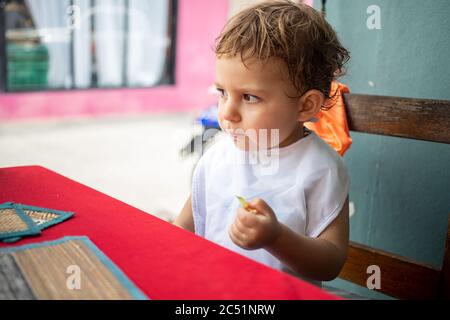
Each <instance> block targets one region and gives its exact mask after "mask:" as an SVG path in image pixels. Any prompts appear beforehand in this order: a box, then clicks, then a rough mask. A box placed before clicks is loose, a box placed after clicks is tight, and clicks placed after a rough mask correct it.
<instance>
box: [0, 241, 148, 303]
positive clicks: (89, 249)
mask: <svg viewBox="0 0 450 320" xmlns="http://www.w3.org/2000/svg"><path fill="white" fill-rule="evenodd" d="M14 266H17V267H16V268H14ZM0 269H8V270H10V271H9V272H6V276H4V277H3V279H0V280H2V282H8V284H4V285H0V299H22V298H23V299H51V300H53V299H57V300H73V299H75V300H85V299H88V300H91V299H94V300H98V299H101V300H129V299H147V297H146V296H145V295H144V294H143V293H142V292H141V291H140V290H139V289H138V288H137V287H136V286H135V285H134V284H133V283H132V282H131V281H130V280H129V279H128V278H127V277H126V275H125V274H124V273H123V272H122V271H121V270H120V269H119V268H118V267H117V266H116V265H115V264H114V263H113V262H112V261H111V260H109V259H108V258H107V257H106V256H105V255H104V254H103V253H102V252H101V251H100V250H99V249H98V248H97V247H96V246H95V245H94V244H93V243H92V242H91V241H90V240H89V238H87V237H65V238H61V239H58V240H55V241H49V242H43V243H37V244H31V245H25V246H20V247H13V248H6V249H0ZM11 270H13V271H11ZM17 283H22V284H23V283H25V284H23V285H21V286H19V285H17ZM11 288H16V289H14V290H12V289H11ZM21 288H22V289H21ZM30 292H31V293H32V294H31V298H30Z"/></svg>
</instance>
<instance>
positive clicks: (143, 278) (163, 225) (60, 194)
mask: <svg viewBox="0 0 450 320" xmlns="http://www.w3.org/2000/svg"><path fill="white" fill-rule="evenodd" d="M7 201H12V202H17V203H23V204H27V205H33V206H40V207H46V208H52V209H56V210H64V211H73V212H75V216H74V217H73V218H71V219H69V220H68V221H66V222H64V223H61V224H58V225H56V226H53V227H50V228H49V229H46V230H44V231H43V233H42V235H40V236H37V237H31V238H25V239H23V240H21V241H19V242H17V243H14V244H13V245H15V246H17V245H23V244H28V243H32V242H41V241H46V240H53V239H56V238H60V237H63V236H75V235H85V236H88V237H89V238H90V239H91V241H93V242H94V243H95V244H96V245H97V247H99V248H100V250H102V251H103V252H104V253H105V254H106V255H107V256H108V257H109V258H110V259H111V260H112V261H113V262H114V263H115V264H116V265H117V266H118V267H119V268H120V269H122V271H123V272H124V273H125V274H126V275H127V276H128V277H129V278H130V279H131V280H132V281H133V282H134V283H135V284H136V285H137V286H138V287H139V288H140V289H141V290H142V291H143V292H144V293H145V294H146V295H147V296H148V297H150V298H151V299H334V298H335V297H334V296H332V295H330V294H328V293H326V292H325V291H322V290H321V289H319V288H317V287H315V286H313V285H311V284H309V283H306V282H303V281H301V280H298V279H297V278H294V277H292V276H289V275H287V274H284V273H282V272H279V271H277V270H273V269H271V268H268V267H266V266H264V265H262V264H259V263H257V262H254V261H252V260H250V259H247V258H245V257H243V256H241V255H238V254H236V253H234V252H232V251H229V250H227V249H225V248H222V247H220V246H218V245H216V244H214V243H212V242H210V241H207V240H205V239H203V238H201V237H198V236H196V235H194V234H192V233H190V232H188V231H185V230H182V229H180V228H178V227H176V226H173V225H171V224H169V223H167V222H165V221H163V220H161V219H158V218H156V217H154V216H152V215H149V214H148V213H145V212H143V211H140V210H138V209H136V208H134V207H131V206H129V205H127V204H125V203H123V202H121V201H118V200H116V199H114V198H111V197H109V196H107V195H105V194H103V193H101V192H98V191H96V190H94V189H91V188H89V187H87V186H85V185H82V184H80V183H78V182H75V181H73V180H70V179H68V178H66V177H64V176H62V175H59V174H57V173H55V172H53V171H50V170H48V169H46V168H43V167H39V166H26V167H14V168H3V169H0V203H3V202H7ZM149 201H151V199H149ZM5 246H7V245H6V244H4V243H1V244H0V247H5ZM8 246H11V245H8Z"/></svg>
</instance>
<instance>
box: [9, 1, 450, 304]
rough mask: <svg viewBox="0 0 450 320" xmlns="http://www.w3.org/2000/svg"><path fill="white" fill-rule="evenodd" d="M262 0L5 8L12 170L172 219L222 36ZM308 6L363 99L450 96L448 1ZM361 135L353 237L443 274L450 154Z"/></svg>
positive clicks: (350, 156)
mask: <svg viewBox="0 0 450 320" xmlns="http://www.w3.org/2000/svg"><path fill="white" fill-rule="evenodd" d="M257 1H259V0H254V1H246V0H212V1H211V0H148V1H147V0H22V1H18V0H16V1H12V0H11V1H4V0H0V7H1V12H0V58H1V59H0V61H1V63H0V89H1V92H0V150H1V151H0V167H7V166H18V165H42V166H45V167H47V168H49V169H52V170H55V171H57V172H59V173H61V174H63V175H66V176H68V177H70V178H73V179H75V180H77V181H80V182H82V183H84V184H86V185H88V186H90V187H93V188H95V189H97V190H100V191H102V192H104V193H106V194H108V195H110V196H113V197H115V198H117V199H119V200H122V201H124V202H126V203H128V204H130V205H133V206H135V207H137V208H139V209H142V210H144V211H146V212H148V213H150V214H153V215H156V216H158V217H161V218H162V219H165V220H169V221H170V220H172V219H173V218H174V217H175V216H176V215H177V214H178V213H179V211H180V210H181V208H182V206H183V204H184V202H185V200H186V198H187V196H188V194H189V192H190V178H191V172H192V169H193V167H194V165H195V163H196V160H197V158H198V156H199V155H198V154H195V153H194V154H190V153H189V152H187V153H186V152H185V153H181V152H180V150H181V149H183V148H185V147H186V146H189V145H190V142H191V139H192V137H193V136H194V135H196V134H198V133H199V132H201V131H202V129H204V127H205V125H208V124H205V123H204V122H202V119H203V118H202V117H203V116H202V115H203V112H204V111H205V110H208V109H209V108H210V107H211V106H214V103H215V102H216V98H215V97H214V96H213V95H212V94H211V90H210V87H211V85H212V83H213V82H214V54H213V51H212V46H213V44H214V39H215V38H216V37H217V35H218V34H219V32H220V30H221V28H222V27H223V25H224V23H225V22H226V20H227V18H228V17H229V16H230V15H232V14H233V13H235V12H237V11H238V10H240V9H241V8H242V7H245V6H247V5H249V4H252V3H254V2H257ZM305 2H307V3H308V4H309V5H312V6H314V7H315V8H316V9H318V10H323V11H325V12H326V18H327V20H328V21H329V22H330V23H331V24H332V26H333V27H334V28H335V30H336V31H337V33H338V36H339V37H340V39H341V41H342V42H343V44H344V46H346V47H347V48H348V49H349V50H350V52H351V56H352V57H351V60H350V63H349V65H348V69H347V74H346V76H345V77H344V78H342V79H341V82H343V83H345V84H346V85H348V86H349V88H350V91H351V92H352V93H361V94H375V95H386V96H402V97H412V98H428V99H445V100H450V61H449V52H450V37H449V36H448V34H450V15H449V13H450V1H448V0H395V1H392V0H391V1H389V0H334V1H323V0H315V1H312V0H311V1H305ZM374 17H378V20H376V21H374V20H373V19H374ZM443 130H448V128H443ZM352 138H353V145H352V147H351V148H350V150H349V151H348V152H347V153H346V155H345V161H346V163H347V166H348V168H349V172H350V176H351V189H350V201H351V220H350V224H351V230H350V231H351V232H350V236H351V239H352V240H354V241H357V242H361V243H363V244H367V245H370V246H373V247H377V248H380V249H383V250H387V251H391V252H393V253H397V254H401V255H403V256H406V257H410V258H412V259H415V260H419V261H422V262H424V263H427V264H430V265H434V266H436V267H439V266H440V264H441V262H442V256H443V250H444V242H443V239H444V236H445V232H446V227H447V217H448V213H449V210H450V203H449V199H450V194H449V183H448V182H449V181H450V170H448V168H447V166H448V164H449V163H450V150H449V148H448V146H446V145H443V144H438V143H430V142H422V141H410V140H405V139H400V138H391V137H382V136H374V135H368V134H361V133H353V132H352ZM394 173H395V174H394ZM424 212H426V213H427V214H424ZM331 285H334V286H337V287H340V288H344V289H347V290H350V291H353V292H356V293H359V294H362V295H365V296H371V297H375V298H378V297H383V296H381V295H379V294H377V293H376V292H373V291H369V290H368V289H364V288H361V287H356V286H354V285H350V284H348V283H345V282H344V281H341V280H335V281H333V282H332V283H331Z"/></svg>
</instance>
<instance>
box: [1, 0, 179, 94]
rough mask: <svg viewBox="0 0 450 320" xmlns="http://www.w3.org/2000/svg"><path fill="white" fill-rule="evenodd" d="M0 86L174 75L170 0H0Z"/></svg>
mask: <svg viewBox="0 0 450 320" xmlns="http://www.w3.org/2000/svg"><path fill="white" fill-rule="evenodd" d="M0 1H1V4H2V5H1V8H2V10H1V20H0V23H1V26H2V27H1V35H0V49H1V55H2V57H1V58H2V68H1V70H0V71H1V77H2V87H3V89H4V90H6V91H28V90H60V89H87V88H123V87H152V86H157V85H160V84H173V83H174V62H175V30H176V28H175V23H176V7H177V1H176V0H151V1H143V0H0Z"/></svg>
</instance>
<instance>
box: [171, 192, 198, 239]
mask: <svg viewBox="0 0 450 320" xmlns="http://www.w3.org/2000/svg"><path fill="white" fill-rule="evenodd" d="M191 197H192V195H189V198H188V199H187V200H186V203H185V204H184V207H183V209H181V212H180V214H179V215H178V217H177V218H176V219H175V222H174V223H173V224H174V225H176V226H178V227H181V228H183V229H186V230H189V231H191V232H195V228H194V218H193V217H192V200H191Z"/></svg>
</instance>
